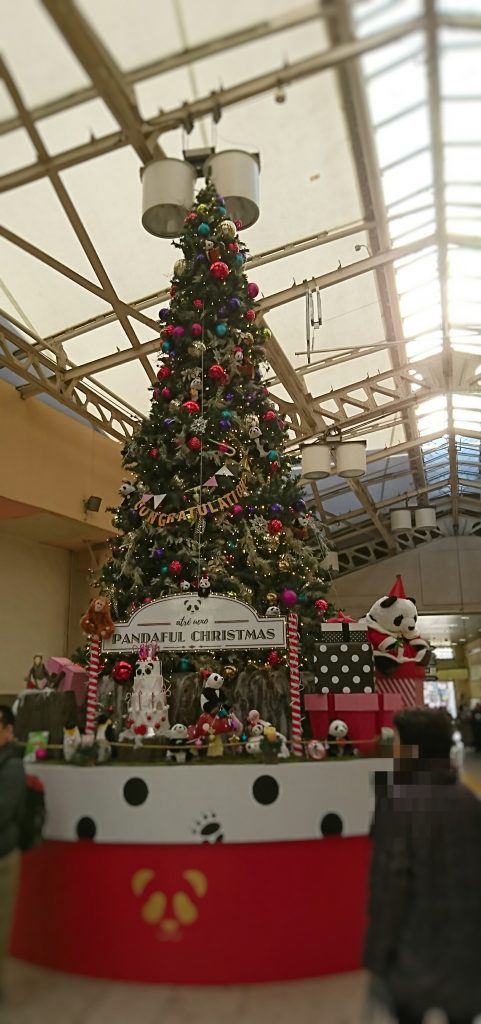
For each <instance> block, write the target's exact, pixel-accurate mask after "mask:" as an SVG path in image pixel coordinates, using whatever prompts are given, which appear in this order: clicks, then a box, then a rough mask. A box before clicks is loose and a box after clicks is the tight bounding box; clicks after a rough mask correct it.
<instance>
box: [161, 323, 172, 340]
mask: <svg viewBox="0 0 481 1024" xmlns="http://www.w3.org/2000/svg"><path fill="white" fill-rule="evenodd" d="M163 333H164V334H165V335H167V337H168V338H170V336H171V334H173V333H174V325H173V324H167V327H164V331H163Z"/></svg>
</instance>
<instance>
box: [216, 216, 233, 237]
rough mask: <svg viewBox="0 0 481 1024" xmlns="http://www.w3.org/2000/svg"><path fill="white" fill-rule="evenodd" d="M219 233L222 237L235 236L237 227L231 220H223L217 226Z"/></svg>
mask: <svg viewBox="0 0 481 1024" xmlns="http://www.w3.org/2000/svg"><path fill="white" fill-rule="evenodd" d="M219 233H220V235H221V236H222V238H229V239H232V238H235V236H236V234H237V228H236V226H235V224H234V221H233V220H223V221H222V223H221V224H220V226H219Z"/></svg>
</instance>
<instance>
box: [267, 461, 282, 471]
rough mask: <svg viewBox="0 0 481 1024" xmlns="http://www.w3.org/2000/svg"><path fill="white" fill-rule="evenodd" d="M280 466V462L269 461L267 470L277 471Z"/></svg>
mask: <svg viewBox="0 0 481 1024" xmlns="http://www.w3.org/2000/svg"><path fill="white" fill-rule="evenodd" d="M280 468H281V464H280V462H271V463H269V472H270V473H278V472H279V470H280Z"/></svg>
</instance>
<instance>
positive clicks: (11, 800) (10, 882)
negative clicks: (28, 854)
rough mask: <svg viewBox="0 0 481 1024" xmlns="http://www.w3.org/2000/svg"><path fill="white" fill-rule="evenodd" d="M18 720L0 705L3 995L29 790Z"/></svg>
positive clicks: (0, 949) (0, 967) (0, 970)
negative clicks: (21, 827) (16, 732)
mask: <svg viewBox="0 0 481 1024" xmlns="http://www.w3.org/2000/svg"><path fill="white" fill-rule="evenodd" d="M14 723H15V719H14V716H13V713H12V710H11V708H9V707H8V706H7V705H6V704H0V995H1V987H2V973H3V966H4V962H5V958H6V956H7V952H8V944H9V938H10V925H11V919H12V914H13V910H14V906H15V896H16V891H17V879H18V872H19V868H20V850H19V819H20V816H21V813H22V809H23V804H24V800H25V792H26V785H25V772H24V769H23V762H22V760H21V756H19V750H18V748H17V745H16V743H15V742H14V735H13V728H14Z"/></svg>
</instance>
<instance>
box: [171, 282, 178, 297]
mask: <svg viewBox="0 0 481 1024" xmlns="http://www.w3.org/2000/svg"><path fill="white" fill-rule="evenodd" d="M176 291H177V285H176V284H173V285H172V288H171V289H170V294H171V296H172V298H173V297H174V295H175V293H176Z"/></svg>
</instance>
